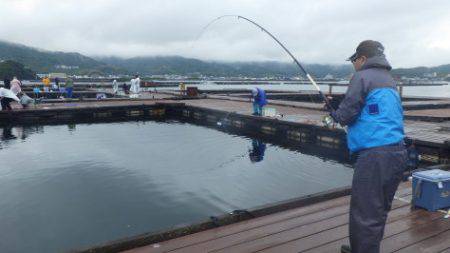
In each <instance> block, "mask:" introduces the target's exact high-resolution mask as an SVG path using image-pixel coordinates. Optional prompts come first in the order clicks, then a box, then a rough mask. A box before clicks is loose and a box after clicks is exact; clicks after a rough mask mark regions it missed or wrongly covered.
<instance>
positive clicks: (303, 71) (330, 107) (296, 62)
mask: <svg viewBox="0 0 450 253" xmlns="http://www.w3.org/2000/svg"><path fill="white" fill-rule="evenodd" d="M226 17H236V18H238V19H243V20H245V21H247V22H249V23H251V24H253V25H255V26H256V27H258V28H260V29H261V31H263V32H265V33H266V34H267V35H269V36H270V37H271V38H272V39H273V40H275V41H276V42H277V43H278V45H280V46H281V47H282V48H283V49H284V51H286V53H287V54H288V55H289V56H290V57H291V58H292V60H294V63H295V64H296V65H297V66H298V67H299V68H300V70H301V72H302V73H303V74H304V75H305V76H306V78H308V80H309V81H310V82H311V84H312V85H313V86H314V88H315V89H316V90H317V91H318V92H319V95H320V96H321V98H322V100H323V101H324V102H325V104H326V105H327V107H328V108H329V109H330V110H334V108H333V107H332V106H331V103H330V100H329V99H328V98H327V97H326V96H325V94H323V92H322V91H321V90H320V87H319V85H317V83H316V82H315V81H314V79H313V78H312V77H311V75H310V74H309V73H308V71H306V69H305V68H304V67H303V66H302V64H301V63H300V62H299V61H298V60H297V58H295V56H294V55H293V54H292V53H291V51H289V49H287V48H286V47H285V46H284V45H283V43H281V42H280V41H279V40H278V39H277V38H276V37H275V36H274V35H273V34H272V33H270V32H269V31H267V30H266V29H265V28H264V27H262V26H261V25H259V24H258V23H256V22H255V21H253V20H251V19H249V18H246V17H244V16H240V15H223V16H220V17H217V18H216V19H214V20H212V21H211V22H209V23H208V24H207V25H206V26H205V27H204V28H203V29H202V32H203V31H205V30H206V29H207V28H208V27H209V26H210V25H212V24H213V23H214V22H216V21H217V20H219V19H222V18H226ZM200 35H201V33H200ZM200 35H199V36H198V37H200ZM198 37H197V39H198Z"/></svg>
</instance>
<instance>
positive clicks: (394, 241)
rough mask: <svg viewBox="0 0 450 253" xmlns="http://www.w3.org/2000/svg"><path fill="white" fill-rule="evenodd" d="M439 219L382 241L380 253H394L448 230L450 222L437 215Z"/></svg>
mask: <svg viewBox="0 0 450 253" xmlns="http://www.w3.org/2000/svg"><path fill="white" fill-rule="evenodd" d="M438 214H439V215H440V218H439V219H437V220H434V221H432V222H428V223H426V224H425V225H419V226H414V227H413V228H412V229H410V230H406V231H405V232H402V233H400V234H397V235H394V236H391V237H389V238H386V240H383V242H382V243H381V251H382V252H394V251H397V250H400V249H402V248H404V247H407V246H409V245H412V244H414V243H415V242H418V241H422V240H425V239H428V238H431V237H434V236H437V235H438V234H440V233H442V232H444V231H446V230H449V229H450V220H448V219H444V218H442V214H441V213H438Z"/></svg>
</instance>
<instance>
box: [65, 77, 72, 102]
mask: <svg viewBox="0 0 450 253" xmlns="http://www.w3.org/2000/svg"><path fill="white" fill-rule="evenodd" d="M66 92H67V98H72V96H73V79H72V77H70V76H68V77H67V79H66Z"/></svg>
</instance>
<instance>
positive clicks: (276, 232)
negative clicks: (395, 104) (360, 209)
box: [0, 92, 450, 253]
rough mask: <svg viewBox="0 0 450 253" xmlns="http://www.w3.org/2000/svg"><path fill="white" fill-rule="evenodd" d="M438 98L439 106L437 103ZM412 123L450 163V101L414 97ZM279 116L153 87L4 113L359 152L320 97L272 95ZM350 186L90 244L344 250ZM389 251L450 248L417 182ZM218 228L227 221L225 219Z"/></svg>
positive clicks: (24, 119)
mask: <svg viewBox="0 0 450 253" xmlns="http://www.w3.org/2000/svg"><path fill="white" fill-rule="evenodd" d="M436 102H438V106H436V105H435V104H436ZM405 103H416V104H419V106H412V107H411V108H408V105H407V104H404V106H405V107H406V109H405V118H406V120H405V131H406V135H407V138H408V139H410V140H413V141H414V142H415V144H416V147H417V149H418V151H419V152H420V153H421V155H422V162H423V163H424V164H435V165H437V164H441V165H442V164H449V163H450V126H449V121H448V118H449V114H450V109H449V108H447V107H446V106H447V104H450V100H442V99H439V100H433V99H430V100H428V101H426V100H420V99H419V100H414V99H412V100H410V101H406V102H405ZM268 106H269V107H272V108H274V109H275V110H276V111H277V114H278V116H277V117H258V116H253V115H251V113H252V111H251V110H252V107H251V102H250V101H249V100H248V98H245V97H239V96H227V95H224V94H207V98H203V99H200V98H198V99H192V98H191V99H188V100H182V98H180V96H179V95H177V94H176V93H170V92H169V93H144V94H143V96H142V97H141V98H140V99H126V98H122V99H120V100H115V99H106V100H89V101H65V102H58V103H43V104H38V105H36V106H32V107H31V108H28V109H19V108H15V110H13V111H0V124H64V123H78V122H110V121H129V120H147V119H156V120H157V119H166V118H176V119H178V120H181V121H187V122H191V123H194V124H200V125H204V126H207V127H211V128H215V129H217V130H220V131H226V132H232V133H236V134H243V135H249V136H257V137H258V138H263V139H266V140H267V141H269V142H272V143H275V144H277V145H282V146H283V145H285V146H287V147H288V148H293V149H297V150H299V151H300V152H307V153H308V152H309V153H314V154H318V155H319V156H321V157H324V158H326V159H332V160H338V161H342V160H349V154H348V152H347V149H346V134H345V131H344V130H343V129H341V128H329V127H326V126H324V124H323V123H322V117H323V116H325V115H326V114H327V112H325V111H323V110H322V105H321V104H320V103H311V102H306V101H288V100H271V101H270V104H269V105H268ZM349 193H350V189H349V188H344V189H335V190H333V191H329V192H324V193H320V194H315V195H311V196H307V197H305V198H300V199H294V200H289V201H284V202H281V203H275V204H272V205H268V206H265V207H259V208H255V209H253V210H245V211H240V212H239V211H238V212H236V213H233V214H231V215H230V214H225V215H224V216H223V217H218V219H217V220H213V221H211V220H209V221H205V222H201V223H197V224H191V225H189V226H184V227H180V228H175V229H172V230H167V231H162V232H158V233H150V234H145V235H141V236H137V237H133V238H127V239H125V240H121V241H117V242H112V243H109V244H107V245H104V246H100V247H95V248H91V249H87V250H86V251H84V252H118V251H125V250H130V251H128V253H134V252H255V251H258V252H259V251H261V252H337V251H338V249H339V246H340V245H341V244H343V243H346V242H347V240H348V238H347V236H348V234H347V220H348V217H347V216H348V201H349V197H348V196H347V195H348V194H349ZM396 196H397V200H395V201H394V207H393V211H392V212H391V213H390V217H389V220H388V225H387V227H386V233H385V238H384V240H383V244H382V252H423V251H421V250H422V249H425V248H426V249H427V250H428V251H427V252H450V221H449V220H448V219H444V218H443V216H444V215H443V214H442V213H439V212H438V213H429V212H426V211H424V210H410V204H409V200H410V199H411V188H410V184H409V183H403V184H402V185H401V186H400V188H399V191H398V192H397V195H396ZM217 226H218V227H217Z"/></svg>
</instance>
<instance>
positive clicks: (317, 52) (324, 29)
mask: <svg viewBox="0 0 450 253" xmlns="http://www.w3.org/2000/svg"><path fill="white" fill-rule="evenodd" d="M448 9H450V2H449V1H448V0H436V1H406V0H399V1H387V0H380V1H360V0H342V1H338V0H334V1H331V0H328V1H327V0H322V1H315V0H303V1H294V0H285V1H275V0H240V1H237V0H230V1H206V0H189V1H182V0H152V1H145V0H128V1H119V0H90V1H87V0H77V1H75V0H65V1H56V0H0V16H1V17H2V24H1V25H0V39H2V40H7V41H11V42H16V43H22V44H25V45H29V46H34V47H39V48H43V49H47V50H59V51H76V52H80V53H83V54H87V55H116V56H123V57H133V56H148V55H181V56H186V57H194V58H200V59H204V60H220V61H260V60H285V61H287V60H289V58H288V57H286V55H285V53H284V52H283V51H282V50H281V49H280V48H279V47H278V46H277V45H276V44H275V43H274V41H272V40H271V39H270V38H269V37H268V36H267V35H265V34H264V33H262V32H261V31H260V30H259V29H257V28H256V27H254V26H252V25H250V24H249V23H246V22H244V21H243V20H238V19H236V18H225V19H222V20H220V21H218V22H216V23H214V24H213V25H212V26H210V27H209V29H208V30H207V31H206V32H205V33H204V34H203V35H202V36H201V37H200V38H199V39H198V40H196V38H197V36H198V34H199V32H200V31H201V30H202V28H203V27H204V26H205V25H206V24H207V23H208V22H210V21H211V20H213V19H214V18H216V17H218V16H221V15H225V14H237V15H242V16H246V17H248V18H251V19H254V20H255V21H257V22H258V23H260V24H261V25H263V26H264V27H266V28H267V29H268V30H269V31H271V32H273V33H274V34H275V35H276V36H277V37H278V38H279V39H280V40H281V41H282V42H284V43H285V44H286V46H287V47H288V48H289V49H291V51H292V52H293V53H294V55H296V56H297V57H298V58H299V59H300V60H301V61H303V62H308V63H331V64H340V63H343V62H344V59H345V58H347V57H348V56H349V55H350V54H352V52H353V51H354V49H355V47H356V45H357V44H358V42H360V41H361V40H364V39H376V40H379V41H381V42H382V43H383V44H384V45H385V47H386V54H387V55H388V58H389V60H390V61H391V63H392V64H393V65H394V66H395V67H411V66H434V65H439V64H448V63H450V61H449V60H450V35H449V34H450V15H448V13H447V12H448Z"/></svg>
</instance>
